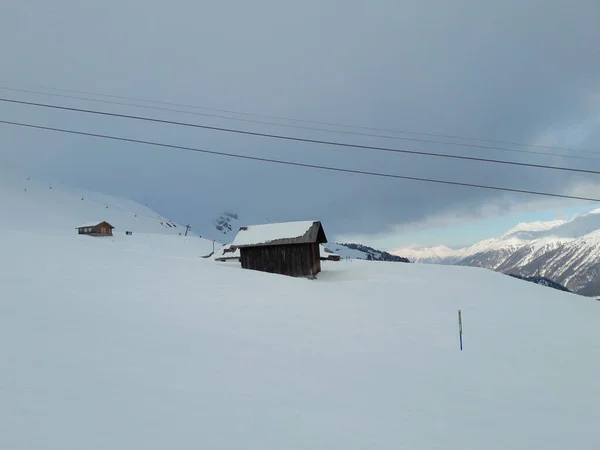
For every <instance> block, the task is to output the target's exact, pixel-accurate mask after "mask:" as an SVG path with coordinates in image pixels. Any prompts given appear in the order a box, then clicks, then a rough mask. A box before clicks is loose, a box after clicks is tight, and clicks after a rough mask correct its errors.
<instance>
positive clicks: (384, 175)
mask: <svg viewBox="0 0 600 450" xmlns="http://www.w3.org/2000/svg"><path fill="white" fill-rule="evenodd" d="M0 123H4V124H7V125H14V126H20V127H26V128H33V129H39V130H47V131H55V132H60V133H68V134H74V135H80V136H88V137H95V138H101V139H110V140H114V141H121V142H130V143H136V144H144V145H151V146H156V147H164V148H171V149H179V150H187V151H192V152H198V153H205V154H210V155H218V156H226V157H230V158H238V159H245V160H250V161H258V162H266V163H272V164H280V165H287V166H294V167H303V168H311V169H321V170H327V171H334V172H342V173H351V174H358V175H367V176H374V177H382V178H392V179H401V180H410V181H421V182H427V183H437V184H445V185H452V186H463V187H470V188H479V189H488V190H494V191H504V192H512V193H521V194H529V195H538V196H545V197H555V198H564V199H572V200H583V201H591V202H600V199H597V198H591V197H581V196H573V195H566V194H556V193H550V192H541V191H532V190H527V189H514V188H504V187H498V186H489V185H483V184H473V183H463V182H458V181H446V180H437V179H432V178H422V177H412V176H406V175H395V174H388V173H382V172H370V171H365V170H357V169H345V168H341V167H332V166H325V165H320V164H306V163H299V162H294V161H285V160H279V159H272V158H261V157H257V156H248V155H239V154H235V153H225V152H218V151H213V150H206V149H200V148H194V147H187V146H182V145H173V144H165V143H160V142H153V141H146V140H141V139H131V138H124V137H119V136H111V135H106V134H97V133H88V132H83V131H76V130H68V129H63V128H54V127H47V126H42V125H33V124H26V123H22V122H12V121H7V120H0Z"/></svg>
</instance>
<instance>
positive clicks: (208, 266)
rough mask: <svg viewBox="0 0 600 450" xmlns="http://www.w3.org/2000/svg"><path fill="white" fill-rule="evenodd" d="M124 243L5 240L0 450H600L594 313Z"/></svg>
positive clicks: (355, 266) (372, 270)
mask: <svg viewBox="0 0 600 450" xmlns="http://www.w3.org/2000/svg"><path fill="white" fill-rule="evenodd" d="M134 237H135V234H134ZM164 237H165V239H167V238H170V237H169V236H164ZM140 239H141V237H140ZM132 242H133V241H130V240H128V239H126V237H125V236H123V237H120V238H118V239H117V240H115V241H112V240H110V239H94V238H87V237H84V236H71V235H59V234H57V233H48V234H44V233H43V231H42V230H35V231H34V232H22V231H15V230H7V229H2V230H1V232H0V248H1V249H2V258H0V286H2V300H1V301H0V354H1V355H2V370H1V371H0V398H1V399H2V401H1V402H0V448H2V449H11V450H46V449H61V450H80V449H86V450H96V449H98V450H100V449H102V450H104V449H114V450H129V449H144V450H165V449H178V450H187V449H190V450H191V449H197V448H207V449H227V450H238V449H239V450H242V449H243V450H253V449H256V450H264V449H288V448H290V449H298V450H300V449H310V450H330V449H344V450H353V449H377V450H387V449H389V450H397V449H403V448H405V449H419V450H434V449H436V450H437V449H444V450H454V449H460V450H481V449H486V450H506V449H511V450H529V449H533V448H536V449H544V450H564V449H567V448H569V449H571V448H572V449H577V450H596V449H597V448H598V443H599V440H598V439H599V438H598V422H599V421H600V409H599V408H598V406H597V399H598V398H599V397H600V384H598V383H597V374H598V372H599V371H600V358H597V357H594V355H597V353H598V342H600V328H599V327H598V315H599V314H600V303H598V302H596V301H593V300H590V299H586V298H584V297H579V296H574V295H571V294H566V293H562V292H559V291H554V290H549V289H547V288H544V287H541V286H538V285H535V284H533V283H528V282H525V281H520V280H516V279H514V278H511V277H507V276H504V275H501V274H498V273H494V272H491V271H487V270H481V269H476V268H468V267H455V266H441V265H416V264H395V263H385V262H370V261H356V260H354V261H341V262H328V261H324V262H323V263H322V266H323V272H322V273H321V274H320V275H319V277H318V279H317V280H313V281H310V280H305V279H293V278H288V277H284V276H278V275H273V274H266V273H259V272H253V271H247V270H244V269H241V268H240V267H239V265H230V264H215V263H214V261H212V259H202V258H198V257H197V256H195V255H194V254H186V253H185V252H181V253H180V254H177V252H174V251H173V247H172V246H168V247H164V248H162V247H160V246H159V247H156V248H155V249H154V250H153V251H151V252H148V251H146V250H147V248H143V249H142V248H139V247H137V246H135V245H133V243H132ZM457 309H461V310H462V313H463V330H464V342H465V347H464V351H463V352H461V351H460V350H459V348H458V336H457V329H458V327H457Z"/></svg>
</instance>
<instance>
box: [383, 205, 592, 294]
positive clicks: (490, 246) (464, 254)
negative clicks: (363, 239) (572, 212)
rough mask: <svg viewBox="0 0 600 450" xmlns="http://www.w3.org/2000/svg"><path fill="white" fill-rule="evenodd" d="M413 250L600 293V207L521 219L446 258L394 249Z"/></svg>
mask: <svg viewBox="0 0 600 450" xmlns="http://www.w3.org/2000/svg"><path fill="white" fill-rule="evenodd" d="M434 248H435V247H434ZM445 248H447V247H445ZM407 251H408V252H412V253H411V255H412V259H411V261H412V262H418V263H426V264H452V265H460V266H474V267H482V268H487V269H490V270H494V271H497V272H502V273H505V274H514V275H518V276H520V277H524V278H531V277H544V278H547V279H548V280H550V281H551V282H553V283H556V284H557V285H561V286H564V287H565V288H567V289H568V290H570V291H572V292H574V293H577V294H580V295H585V296H598V295H600V270H599V269H598V268H597V267H598V266H599V265H600V209H594V210H591V211H589V212H587V213H583V214H578V215H577V216H575V217H574V218H572V219H571V220H554V221H545V222H544V221H537V222H531V223H520V224H518V225H516V226H515V227H513V228H511V229H510V230H508V231H507V232H506V233H504V234H502V235H501V236H499V237H497V238H490V239H485V240H483V241H480V242H477V243H475V244H473V245H471V246H469V247H464V248H461V249H457V250H452V249H448V251H446V252H445V254H443V255H442V256H440V257H436V256H435V255H433V254H432V252H431V251H429V250H428V248H422V249H419V248H416V249H415V248H408V249H403V248H397V249H393V250H390V253H392V254H405V253H406V252H407Z"/></svg>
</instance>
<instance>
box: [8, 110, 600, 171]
mask: <svg viewBox="0 0 600 450" xmlns="http://www.w3.org/2000/svg"><path fill="white" fill-rule="evenodd" d="M0 102H7V103H15V104H21V105H28V106H36V107H42V108H50V109H57V110H63V111H73V112H81V113H85V114H95V115H101V116H109V117H118V118H122V119H134V120H141V121H146V122H155V123H163V124H168V125H177V126H185V127H193V128H201V129H205V130H213V131H221V132H227V133H236V134H244V135H250V136H260V137H266V138H272V139H283V140H288V141H296V142H304V143H310V144H322V145H331V146H336V147H346V148H356V149H361V150H372V151H381V152H392V153H404V154H410V155H419V156H431V157H437V158H447V159H458V160H465V161H474V162H485V163H493V164H505V165H512V166H521V167H531V168H537V169H549V170H559V171H567V172H578V173H587V174H594V175H600V171H598V170H590V169H577V168H572V167H562V166H550V165H547V164H532V163H523V162H517V161H506V160H500V159H489V158H478V157H474V156H459V155H448V154H444V153H433V152H423V151H417V150H405V149H396V148H390V147H377V146H372V145H360V144H348V143H344V142H337V141H326V140H320V139H308V138H300V137H295V136H286V135H280V134H270V133H259V132H255V131H247V130H238V129H234V128H224V127H215V126H209V125H200V124H195V123H188V122H178V121H173V120H164V119H156V118H152V117H144V116H133V115H129V114H119V113H111V112H106V111H97V110H92V109H83V108H73V107H68V106H59V105H50V104H46V103H35V102H26V101H22V100H13V99H6V98H0Z"/></svg>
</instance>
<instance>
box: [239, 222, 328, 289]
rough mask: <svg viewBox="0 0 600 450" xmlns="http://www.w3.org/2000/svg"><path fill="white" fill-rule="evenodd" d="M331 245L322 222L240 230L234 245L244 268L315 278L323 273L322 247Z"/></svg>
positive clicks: (272, 225) (266, 225)
mask: <svg viewBox="0 0 600 450" xmlns="http://www.w3.org/2000/svg"><path fill="white" fill-rule="evenodd" d="M325 242H327V238H326V237H325V232H324V231H323V226H322V225H321V222H314V221H312V222H308V221H305V222H286V223H270V224H265V225H254V226H249V227H242V228H240V230H239V232H238V234H237V236H236V237H235V239H234V241H233V244H232V245H233V246H235V247H236V248H239V250H240V261H241V263H242V268H244V269H251V270H258V271H262V272H269V273H277V274H281V275H288V276H292V277H309V278H314V277H315V276H316V275H317V274H318V273H319V272H320V271H321V259H320V254H319V244H322V243H325Z"/></svg>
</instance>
